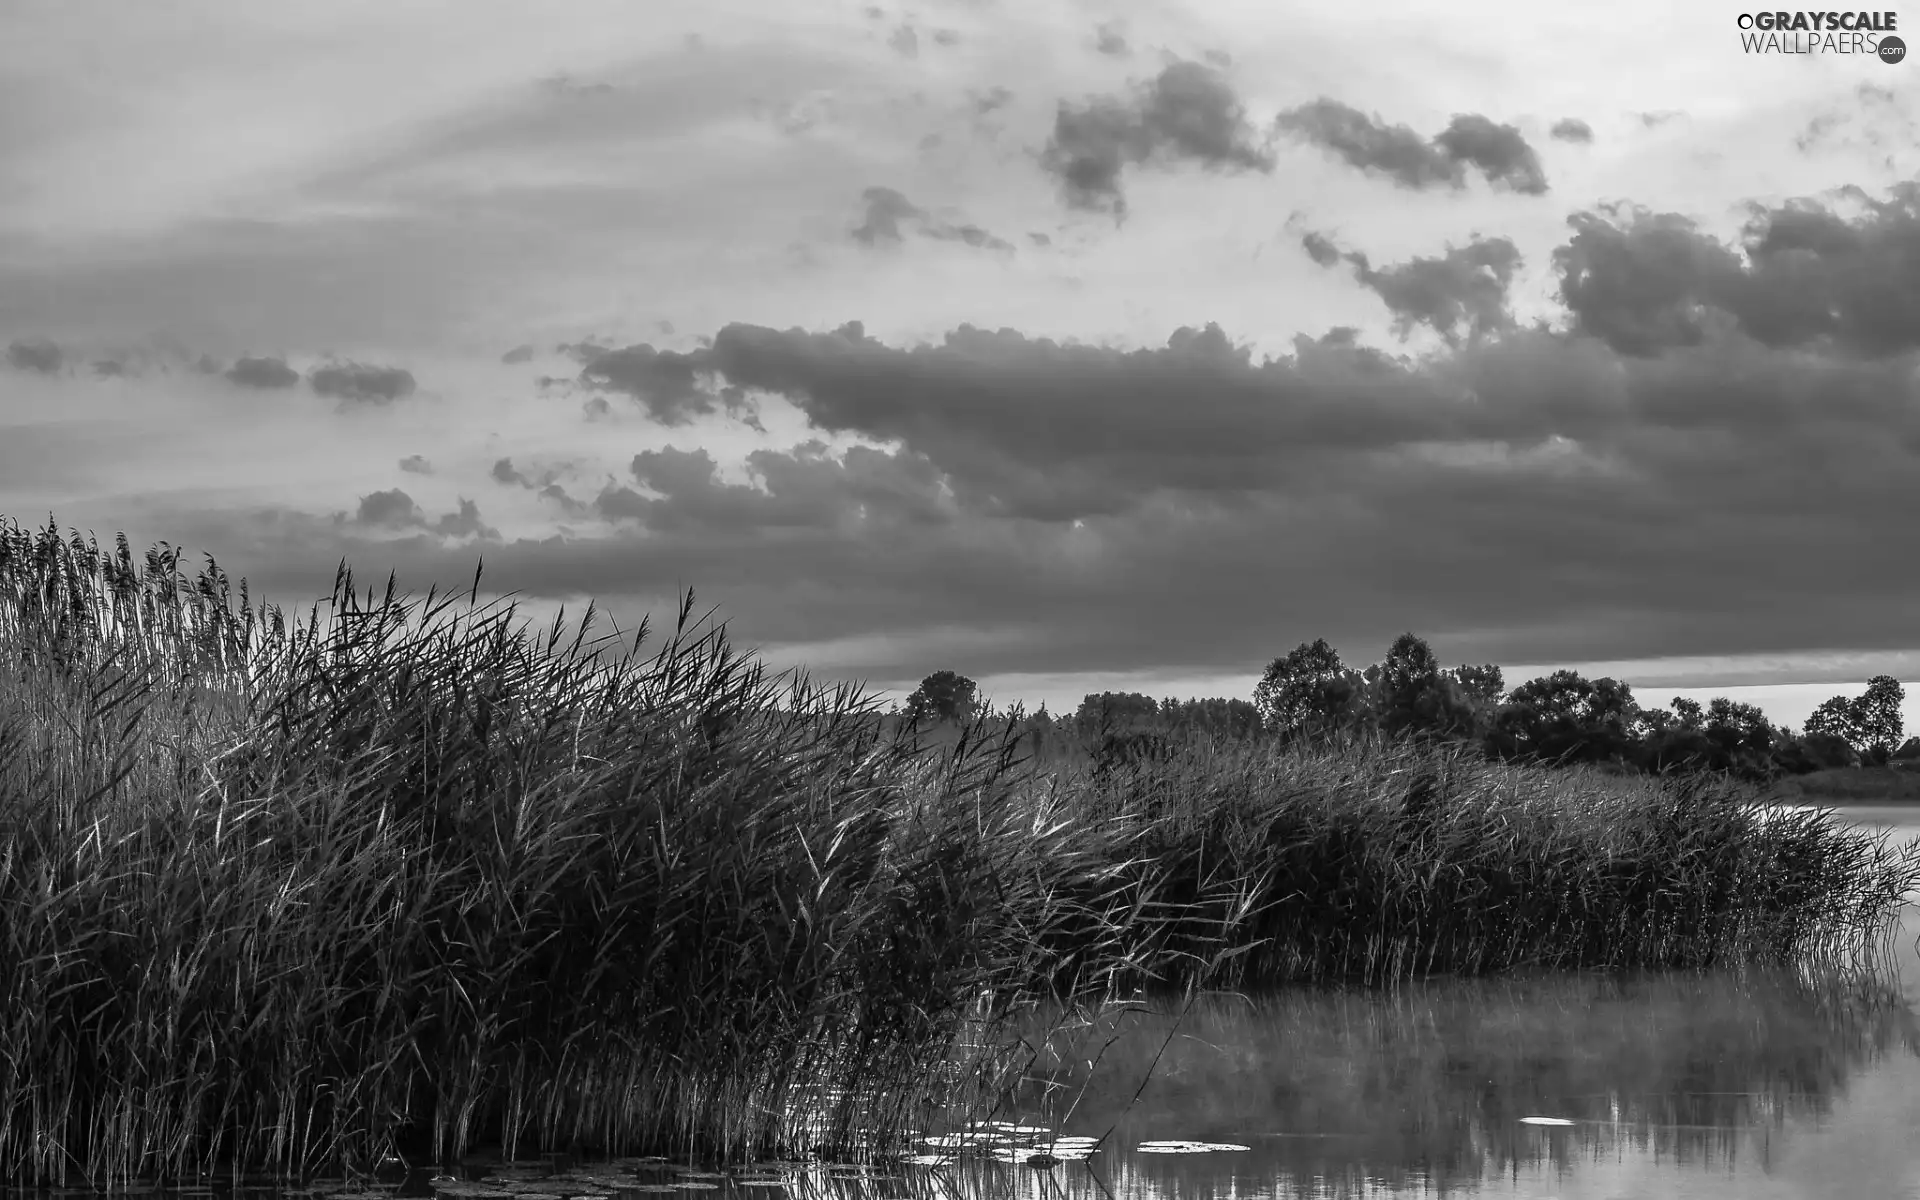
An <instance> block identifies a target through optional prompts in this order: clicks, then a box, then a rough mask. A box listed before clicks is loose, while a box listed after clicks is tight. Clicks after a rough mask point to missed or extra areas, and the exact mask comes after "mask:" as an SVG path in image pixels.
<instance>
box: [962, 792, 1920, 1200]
mask: <svg viewBox="0 0 1920 1200" xmlns="http://www.w3.org/2000/svg"><path fill="white" fill-rule="evenodd" d="M1844 816H1845V817H1846V818H1847V819H1849V820H1852V821H1855V822H1858V823H1861V824H1866V825H1871V826H1876V827H1881V828H1888V829H1891V830H1893V831H1894V832H1893V836H1894V837H1896V838H1899V839H1901V840H1904V839H1906V838H1908V837H1920V810H1916V809H1914V808H1911V807H1908V808H1868V807H1857V808H1850V809H1847V810H1844ZM1917 936H1920V918H1916V916H1915V914H1914V913H1913V912H1912V911H1909V912H1908V914H1907V915H1906V917H1905V920H1904V922H1903V928H1902V929H1901V931H1900V933H1899V936H1898V938H1897V940H1896V942H1895V943H1894V954H1893V958H1894V962H1893V964H1892V965H1893V968H1894V974H1893V975H1892V976H1882V977H1881V978H1880V980H1879V981H1878V982H1877V983H1876V982H1875V981H1874V980H1872V979H1870V978H1862V977H1860V976H1858V975H1853V974H1849V973H1847V972H1836V973H1833V974H1831V975H1829V974H1827V973H1822V972H1817V971H1805V972H1796V971H1750V972H1738V973H1736V972H1729V973H1715V974H1682V975H1673V974H1665V975H1650V976H1640V977H1632V978H1618V977H1613V978H1609V977H1603V976H1591V977H1588V976H1568V975H1566V974H1564V973H1562V974H1556V975H1548V976H1540V977H1537V978H1503V979H1493V980H1435V981H1427V982H1423V983H1420V984H1417V985H1409V986H1403V987H1402V988H1400V989H1398V990H1397V991H1396V992H1394V993H1391V994H1386V993H1368V992H1359V991H1354V992H1327V991H1299V992H1287V993H1281V994H1278V995H1269V996H1264V997H1257V998H1207V999H1204V1000H1201V1001H1198V1002H1196V1003H1194V1004H1193V1005H1192V1006H1191V1008H1189V1009H1188V1010H1187V1011H1185V1012H1184V1013H1182V1014H1181V1015H1180V1017H1179V1019H1178V1020H1177V1021H1176V1020H1174V1019H1172V1018H1171V1017H1169V1016H1167V1015H1164V1014H1153V1015H1148V1014H1140V1015H1135V1016H1132V1017H1129V1018H1127V1019H1126V1020H1125V1021H1123V1022H1121V1023H1120V1024H1121V1025H1123V1026H1124V1028H1116V1029H1101V1030H1090V1031H1087V1032H1086V1033H1085V1034H1083V1035H1081V1036H1080V1037H1079V1038H1078V1041H1079V1043H1080V1047H1079V1052H1080V1054H1081V1055H1082V1056H1084V1057H1083V1058H1082V1065H1080V1066H1075V1065H1073V1064H1070V1063H1067V1064H1061V1065H1060V1066H1059V1067H1058V1068H1057V1069H1056V1070H1055V1071H1054V1072H1053V1073H1052V1078H1051V1080H1050V1083H1051V1085H1052V1086H1047V1087H1030V1088H1028V1089H1026V1090H1025V1091H1024V1092H1023V1094H1022V1097H1021V1100H1022V1103H1021V1105H1020V1109H1019V1111H1016V1112H1013V1113H1010V1114H1006V1115H1009V1116H1011V1117H1013V1118H1014V1119H1016V1120H1021V1121H1025V1122H1028V1123H1029V1124H1032V1125H1035V1126H1039V1125H1048V1126H1051V1127H1053V1128H1055V1129H1058V1130H1059V1131H1060V1132H1063V1133H1066V1134H1087V1135H1095V1136H1097V1135H1099V1134H1102V1133H1104V1132H1106V1130H1107V1129H1108V1128H1110V1127H1111V1128H1113V1129H1114V1133H1113V1136H1112V1138H1111V1139H1110V1143H1111V1144H1110V1145H1106V1146H1102V1147H1101V1149H1100V1150H1099V1151H1098V1152H1096V1154H1095V1155H1094V1157H1093V1158H1092V1159H1091V1160H1089V1164H1088V1165H1089V1166H1091V1167H1092V1168H1093V1170H1092V1171H1091V1172H1090V1171H1089V1170H1088V1169H1087V1167H1083V1166H1079V1165H1078V1164H1071V1163H1069V1164H1066V1165H1064V1166H1062V1167H1060V1168H1057V1169H1055V1170H1053V1171H1050V1172H1046V1173H1045V1174H1046V1178H1045V1181H1044V1182H1043V1181H1042V1180H1041V1179H1039V1178H1036V1177H1035V1173H1033V1172H1026V1175H1027V1178H1026V1179H1025V1180H1024V1181H1022V1180H1020V1174H1021V1173H1020V1172H1018V1171H1008V1172H1007V1175H1006V1177H1005V1178H1004V1180H1003V1183H1002V1187H1005V1186H1007V1185H1012V1186H1013V1187H1014V1188H1015V1189H1016V1190H1035V1194H1036V1195H1040V1194H1046V1195H1057V1194H1059V1191H1060V1188H1063V1189H1064V1190H1065V1192H1067V1193H1069V1194H1071V1195H1073V1196H1074V1197H1075V1200H1081V1197H1083V1196H1084V1197H1085V1200H1096V1198H1098V1197H1101V1196H1103V1195H1104V1193H1105V1192H1106V1191H1107V1190H1111V1192H1112V1193H1113V1194H1114V1195H1115V1196H1128V1197H1142V1198H1145V1197H1165V1198H1166V1200H1186V1198H1188V1197H1241V1196H1249V1197H1250V1196H1274V1197H1292V1196H1382V1197H1385V1196H1392V1197H1402V1196H1406V1197H1412V1196H1450V1195H1475V1196H1503V1197H1526V1198H1529V1200H1536V1198H1537V1200H1547V1198H1550V1197H1551V1198H1558V1200H1572V1198H1574V1197H1593V1198H1600V1197H1629V1196H1657V1197H1683V1198H1687V1200H1707V1198H1710V1197H1729V1198H1732V1197H1739V1198H1741V1200H1758V1198H1763V1197H1780V1198H1786V1197H1835V1196H1846V1197H1855V1196H1858V1197H1898V1196H1920V1024H1917V1023H1916V1020H1915V1016H1914V1013H1915V1011H1916V1010H1917V1009H1920V1005H1917V1004H1916V1001H1920V957H1917V956H1916V950H1915V939H1916V937H1917ZM1116 1033H1117V1034H1118V1035H1119V1036H1118V1037H1117V1040H1116V1039H1115V1034H1116ZM1102 1046H1105V1052H1104V1054H1103V1056H1102V1057H1101V1059H1100V1061H1099V1064H1098V1066H1096V1067H1095V1069H1094V1070H1092V1071H1091V1072H1088V1071H1087V1070H1085V1069H1084V1061H1085V1058H1090V1057H1092V1053H1093V1052H1096V1051H1099V1050H1100V1049H1101V1047H1102ZM1156 1055H1157V1056H1158V1062H1157V1065H1155V1064H1154V1059H1155V1056H1156ZM1150 1066H1151V1077H1150V1078H1149V1077H1148V1073H1149V1067H1150ZM1142 1079H1146V1080H1147V1082H1146V1086H1145V1087H1144V1089H1141V1088H1140V1083H1141V1080H1142ZM1136 1091H1138V1098H1137V1099H1135V1098H1134V1096H1135V1092H1136ZM1063 1118H1064V1119H1063ZM1526 1118H1532V1119H1534V1121H1533V1122H1529V1121H1527V1120H1525V1119H1526ZM1542 1119H1544V1120H1542ZM1546 1122H1551V1123H1546ZM1172 1139H1187V1140H1191V1141H1196V1142H1203V1143H1215V1144H1221V1145H1222V1146H1224V1147H1244V1149H1232V1148H1222V1149H1215V1150H1194V1151H1189V1152H1184V1153H1181V1152H1175V1153H1140V1152H1138V1150H1137V1149H1136V1148H1137V1147H1139V1146H1141V1145H1142V1144H1143V1143H1150V1142H1153V1141H1156V1140H1159V1141H1166V1140H1172ZM1096 1175H1097V1176H1098V1178H1097V1179H1096V1178H1094V1176H1096ZM1055 1183H1058V1184H1059V1185H1060V1188H1056V1187H1055V1186H1054V1185H1055ZM1036 1189H1037V1190H1036ZM995 1190H996V1192H999V1191H1000V1189H995ZM1002 1194H1004V1193H1002Z"/></svg>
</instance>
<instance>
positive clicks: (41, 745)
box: [0, 524, 1920, 1185]
mask: <svg viewBox="0 0 1920 1200" xmlns="http://www.w3.org/2000/svg"><path fill="white" fill-rule="evenodd" d="M179 563H180V556H179V554H178V552H177V551H174V550H172V549H171V548H166V547H162V548H158V549H156V550H155V551H153V552H150V553H149V554H147V555H146V556H145V558H144V559H143V560H136V559H135V558H134V556H133V554H132V553H131V550H130V548H129V547H128V545H127V542H126V539H125V538H124V537H122V538H120V539H119V541H118V543H117V545H116V547H114V548H113V549H109V550H103V549H102V548H101V547H100V546H99V545H98V544H97V543H95V542H93V541H92V540H90V539H82V538H80V537H79V536H78V535H74V536H72V537H70V538H64V539H63V538H62V537H61V536H60V535H59V533H58V531H57V529H56V528H55V527H54V526H52V525H51V524H49V526H48V527H47V528H46V529H45V530H42V531H37V532H30V531H26V530H22V529H21V528H20V527H18V526H13V527H11V528H10V529H0V1181H11V1182H15V1183H28V1182H59V1183H63V1184H64V1183H71V1182H75V1181H85V1182H88V1183H92V1184H95V1185H100V1184H106V1183H112V1182H115V1181H128V1180H134V1179H140V1178H171V1177H189V1176H196V1175H199V1174H201V1173H204V1172H208V1171H214V1170H218V1171H223V1172H229V1173H232V1174H234V1175H238V1174H239V1173H241V1172H242V1171H267V1172H272V1173H276V1174H281V1175H290V1176H298V1175H304V1174H308V1173H310V1172H313V1171H317V1170H323V1169H333V1168H335V1167H338V1166H342V1165H344V1166H346V1167H348V1168H356V1167H366V1166H370V1165H371V1164H372V1163H373V1162H375V1161H376V1160H377V1159H378V1158H379V1157H380V1156H381V1155H382V1154H385V1153H390V1152H394V1151H401V1152H404V1153H406V1154H408V1155H411V1156H416V1157H419V1158H431V1159H436V1160H439V1161H451V1160H452V1159H454V1158H456V1157H457V1156H459V1155H460V1154H462V1153H465V1152H466V1151H467V1150H468V1149H470V1148H472V1147H473V1146H475V1145H477V1144H481V1143H493V1144H498V1145H500V1146H502V1147H503V1148H504V1152H505V1153H506V1154H508V1155H509V1156H512V1155H514V1154H516V1153H522V1152H528V1151H547V1150H575V1151H580V1150H585V1151H589V1152H597V1153H604V1154H616V1155H617V1154H627V1153H636V1152H650V1153H670V1154H673V1155H676V1156H678V1157H682V1158H712V1159H719V1158H733V1159H737V1158H746V1157H755V1156H758V1157H771V1156H791V1155H805V1154H810V1153H828V1152H831V1153H837V1154H849V1153H851V1154H860V1153H872V1152H874V1151H876V1150H879V1149H884V1148H887V1147H889V1146H896V1145H898V1144H900V1141H901V1139H902V1138H903V1137H904V1136H906V1135H907V1134H909V1133H911V1132H913V1131H915V1130H918V1129H922V1128H925V1127H927V1124H928V1122H929V1120H930V1119H932V1118H933V1117H935V1116H938V1115H940V1114H946V1113H952V1112H954V1111H970V1110H976V1109H977V1107H978V1106H979V1105H980V1104H981V1103H983V1102H984V1100H985V1098H987V1097H991V1096H994V1095H996V1094H998V1092H999V1090H1000V1089H1001V1088H1002V1086H1003V1085H1004V1083H1005V1082H1006V1080H1007V1079H1009V1078H1012V1077H1013V1076H1014V1075H1016V1074H1017V1073H1018V1072H1019V1071H1020V1070H1022V1069H1024V1066H1025V1062H1024V1060H1023V1059H1022V1055H1023V1054H1026V1055H1028V1056H1029V1057H1030V1054H1031V1052H1030V1051H1028V1050H1026V1049H1023V1042H1022V1041H1021V1038H1020V1036H1019V1032H1018V1031H1019V1030H1020V1028H1021V1027H1022V1023H1023V1022H1024V1021H1026V1020H1027V1018H1028V1016H1029V1015H1030V1014H1031V1012H1032V1011H1033V1010H1034V1009H1035V1007H1036V1006H1037V1005H1039V1004H1041V1003H1043V1002H1060V1001H1066V1002H1087V1003H1097V1002H1099V1001H1101V1000H1107V999H1111V998H1113V997H1115V996H1120V995H1126V994H1131V993H1133V992H1136V991H1138V990H1140V989H1142V988H1153V987H1158V986H1173V985H1176V984H1185V985H1188V986H1193V985H1198V984H1217V983H1223V982H1224V983H1233V984H1238V985H1242V986H1250V985H1255V984H1263V983H1277V982H1297V981H1310V982H1324V981H1329V980H1334V979H1361V980H1367V981H1374V982H1379V981H1385V980H1392V979H1396V978H1405V977H1410V976H1414V975H1419V974H1425V973H1429V972H1434V971H1461V972H1479V971H1491V970H1501V969H1506V968H1510V967H1514V966H1518V965H1522V964H1531V965H1549V966H1641V967H1659V966H1670V965H1695V964H1703V963H1713V962H1723V961H1734V960H1744V959H1750V958H1756V957H1775V958H1793V957H1803V956H1805V955H1808V954H1810V953H1828V954H1831V953H1847V952H1852V951H1857V950H1858V949H1859V948H1861V947H1863V946H1870V945H1871V943H1872V941H1873V939H1874V938H1875V937H1876V936H1880V935H1882V934H1883V933H1884V931H1885V930H1886V929H1887V928H1888V922H1889V921H1890V920H1891V919H1892V918H1893V916H1894V914H1895V913H1896V911H1897V908H1898V905H1899V903H1900V902H1901V898H1902V897H1903V896H1904V894H1905V892H1906V891H1907V890H1908V889H1909V888H1910V887H1911V886H1912V885H1913V883H1914V882H1915V879H1916V876H1917V874H1920V872H1917V869H1916V866H1915V857H1914V852H1913V851H1911V850H1907V849H1895V848H1892V847H1889V846H1888V845H1887V844H1886V843H1885V842H1884V841H1883V840H1877V839H1874V838H1872V837H1869V836H1867V835H1864V834H1859V833H1854V832H1849V831H1845V830H1842V829H1839V828H1837V827H1835V826H1834V825H1832V824H1830V823H1829V822H1827V821H1826V820H1824V819H1822V818H1819V817H1818V816H1795V815H1789V816H1787V817H1784V818H1778V819H1769V818H1767V817H1765V816H1764V815H1763V814H1762V813H1761V811H1760V810H1759V809H1758V808H1757V807H1756V806H1755V805H1754V804H1753V803H1752V802H1751V798H1750V797H1746V796H1743V795H1742V794H1740V793H1738V792H1737V791H1735V790H1733V789H1731V788H1729V787H1726V786H1723V785H1714V786H1706V787H1701V786H1694V785H1685V784H1676V783H1671V782H1663V781H1654V782H1648V783H1645V784H1628V783H1623V782H1621V781H1619V780H1612V779H1604V778H1602V777H1598V776H1591V775H1577V774H1562V773H1552V772H1546V771H1539V770H1530V769H1524V768H1514V767H1490V766H1484V765H1481V764H1475V763H1472V762H1469V761H1467V760H1466V759H1465V758H1463V757H1461V756H1459V755H1458V754H1455V753H1453V752H1449V751H1445V750H1439V749H1433V748H1422V747H1418V746H1406V745H1395V744H1389V743H1370V744H1364V745H1351V746H1338V747H1321V748H1317V749H1308V748H1299V747H1291V748H1289V747H1278V746H1261V747H1251V748H1230V747H1222V746H1217V745H1209V744H1204V743H1196V744H1194V745H1191V746H1188V747H1186V748H1184V749H1183V750H1182V751H1181V752H1180V753H1178V754H1176V755H1175V756H1173V758H1172V759H1171V760H1161V759H1156V760H1153V761H1150V762H1138V763H1132V764H1122V765H1121V767H1120V768H1119V769H1110V770H1102V771H1099V772H1089V771H1083V770H1078V769H1074V768H1061V767H1046V766H1043V765H1040V764H1035V763H1032V762H1028V761H1024V760H1023V756H1022V750H1021V746H1020V745H1019V743H1018V740H1017V738H1016V737H1015V734H1014V731H1013V728H1012V726H1010V725H1009V726H1003V727H998V728H994V727H989V726H987V725H986V724H984V723H982V724H976V725H975V726H973V727H971V728H969V729H967V730H965V731H963V732H962V734H961V736H959V737H958V738H957V739H953V740H951V741H950V742H943V743H942V744H939V745H921V744H919V743H918V742H917V741H916V740H915V739H914V738H913V737H911V736H904V737H903V736H895V735H892V734H887V733H884V732H883V725H882V723H881V722H880V721H878V720H877V719H876V714H875V706H874V702H873V700H872V699H871V698H869V697H867V696H865V695H864V694H863V693H862V692H860V691H859V690H858V689H856V688H853V687H850V686H819V685H815V684H812V683H810V682H809V681H808V680H807V679H806V678H805V677H803V676H790V675H771V674H769V673H767V672H766V671H764V670H763V669H762V667H761V666H760V665H759V664H758V663H757V662H756V661H755V660H754V659H753V658H752V657H751V656H750V655H743V654H740V653H739V652H737V651H736V650H735V649H734V648H733V647H732V645H731V643H730V642H729V640H728V638H727V636H726V630H725V628H724V626H722V625H719V624H717V623H715V622H713V621H712V620H711V619H710V614H709V615H708V616H707V617H701V616H696V611H695V609H694V607H693V598H692V596H691V595H688V596H687V597H686V599H685V602H684V603H683V605H682V607H681V609H680V611H679V613H678V619H677V621H676V623H675V625H674V628H673V629H672V630H671V631H670V632H667V633H666V634H665V635H664V636H662V637H660V638H658V639H654V638H652V637H651V636H650V634H649V631H648V630H647V629H646V628H645V627H644V626H643V627H642V628H641V629H640V630H638V631H635V632H634V633H633V634H632V635H623V634H621V633H620V632H619V631H618V630H614V631H611V632H608V633H604V634H595V633H593V632H592V627H593V625H594V613H593V610H592V609H591V608H589V609H588V611H587V612H586V613H585V614H584V615H583V616H582V618H581V620H580V621H579V622H578V623H577V625H576V626H575V627H574V628H573V629H572V632H571V633H569V632H568V627H567V624H566V622H565V619H564V616H563V617H562V618H560V619H557V620H556V621H555V622H554V623H553V625H552V626H551V627H550V628H549V629H547V630H545V631H543V632H542V631H535V630H533V629H531V628H530V627H529V626H528V625H527V624H526V623H525V622H524V621H521V620H519V619H517V618H516V617H515V613H514V608H513V606H512V604H511V602H504V603H494V604H481V603H479V602H478V577H477V576H476V579H475V583H474V586H473V588H471V589H469V590H468V591H467V592H466V593H465V594H464V595H452V596H443V595H439V594H437V593H431V592H430V593H429V594H428V595H427V596H426V597H425V598H424V599H415V598H412V597H409V596H406V595H402V594H400V593H399V592H398V591H397V590H396V586H395V583H394V581H393V580H391V579H389V580H388V582H387V585H386V587H385V589H384V590H382V591H368V592H366V593H364V594H363V593H361V592H359V591H358V590H357V589H356V587H355V585H354V583H353V579H352V576H351V574H350V573H349V572H348V571H347V569H346V568H345V566H344V564H343V565H342V568H341V570H340V571H339V572H338V574H337V576H336V579H335V583H334V587H333V589H332V594H331V596H330V597H329V599H328V600H327V601H326V603H325V606H324V607H325V614H324V616H323V615H322V609H321V606H316V607H315V608H314V609H313V610H312V612H311V613H310V614H309V615H308V616H307V617H306V618H305V619H301V618H298V617H296V618H294V619H291V620H290V619H288V618H286V617H285V615H284V614H283V613H282V612H280V611H279V610H277V609H273V608H270V607H268V606H265V605H255V604H253V603H252V601H251V599H250V597H249V596H248V595H247V592H246V589H245V585H244V584H242V585H241V586H240V589H239V595H238V598H237V603H236V597H235V595H234V589H233V588H232V587H231V586H230V585H229V582H228V580H227V578H226V577H225V576H224V575H223V574H222V573H221V572H220V570H219V568H218V565H217V564H215V563H213V562H212V561H211V560H209V561H208V563H207V565H206V567H205V568H204V569H203V570H202V571H200V572H199V573H198V574H197V575H196V576H194V577H191V578H189V577H187V576H186V575H184V574H183V573H182V571H181V569H180V565H179Z"/></svg>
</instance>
